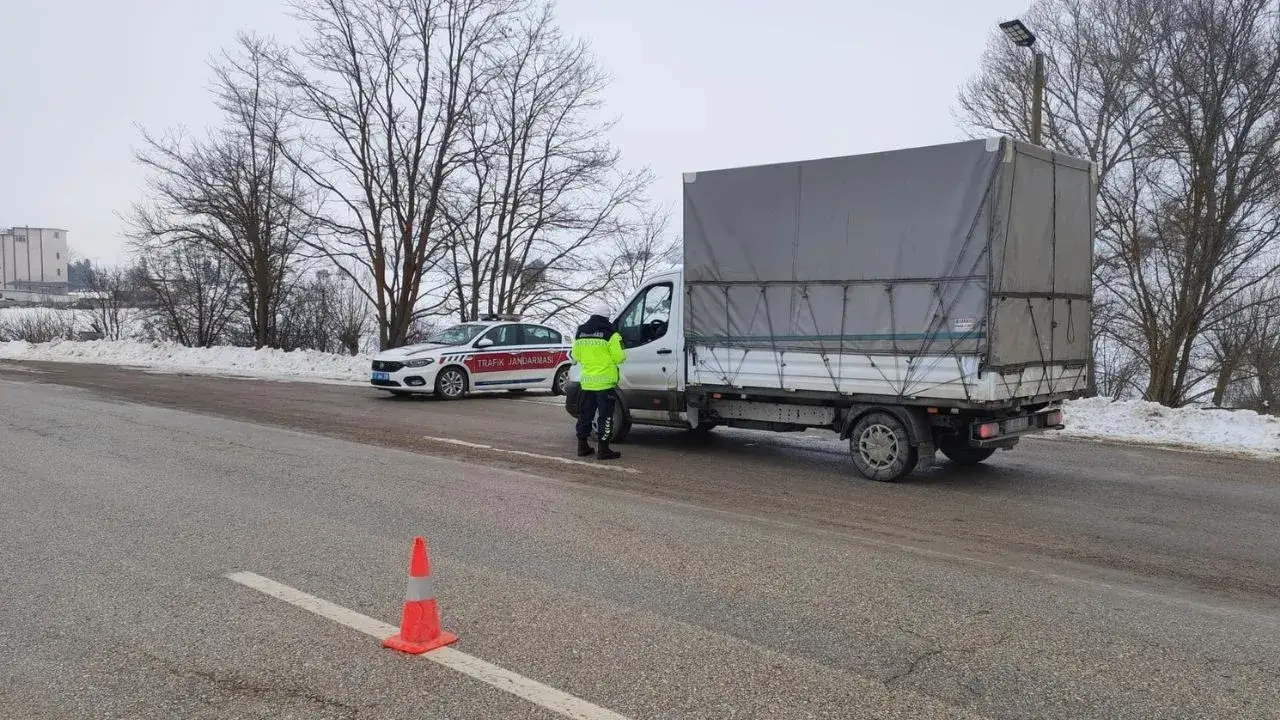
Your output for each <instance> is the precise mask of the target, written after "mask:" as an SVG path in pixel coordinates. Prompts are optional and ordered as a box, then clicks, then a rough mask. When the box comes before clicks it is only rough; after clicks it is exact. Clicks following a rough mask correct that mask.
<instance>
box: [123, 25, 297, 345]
mask: <svg viewBox="0 0 1280 720" xmlns="http://www.w3.org/2000/svg"><path fill="white" fill-rule="evenodd" d="M277 58H278V51H276V50H275V49H274V48H273V46H272V45H271V44H270V43H269V42H268V41H265V40H262V39H260V38H256V37H252V36H242V37H241V38H240V49H239V52H238V53H236V54H232V53H224V54H223V57H222V59H221V61H220V62H218V63H216V64H215V67H214V71H215V75H216V79H217V88H216V92H217V99H218V107H219V108H220V109H221V110H222V113H223V116H224V123H223V125H222V126H221V127H220V128H219V129H217V130H216V131H214V132H212V133H211V134H210V135H209V136H208V137H207V138H205V139H203V140H192V139H188V138H185V137H184V136H183V135H181V134H180V133H168V134H165V135H163V136H159V137H157V136H153V135H151V134H148V133H144V140H145V144H146V147H145V149H144V150H143V151H141V152H139V153H138V159H139V161H140V162H141V163H142V164H143V166H144V167H146V168H147V169H148V170H149V171H150V173H151V174H150V177H149V179H148V183H147V187H148V190H149V192H150V195H151V198H150V200H149V202H146V203H141V204H139V205H137V206H135V208H134V211H133V213H132V216H131V218H130V219H131V224H132V226H133V236H134V239H135V241H137V242H138V243H139V244H141V245H145V246H149V247H157V246H176V245H186V244H190V243H199V244H200V245H202V246H203V247H205V248H207V249H208V250H210V251H211V252H214V253H217V254H218V255H221V256H222V257H224V258H226V260H227V261H228V262H229V263H230V264H231V265H232V266H233V267H235V268H236V270H237V271H238V272H239V273H240V275H241V276H242V277H243V278H244V281H245V283H244V296H243V300H242V301H243V304H244V307H245V315H246V317H247V318H248V320H249V327H250V330H251V332H252V335H253V343H254V345H255V346H256V347H264V346H267V345H271V344H273V343H274V340H275V323H276V319H277V317H278V310H279V306H280V301H281V297H282V292H283V287H284V283H285V279H286V278H287V277H288V275H289V272H290V270H291V266H292V263H293V261H294V259H295V257H296V256H297V253H298V250H299V246H300V245H301V244H302V243H303V241H304V240H306V239H307V238H308V237H309V236H310V235H311V234H312V232H313V221H312V215H313V213H312V211H311V210H312V208H311V203H312V200H311V198H310V196H309V195H308V193H307V190H306V189H305V187H304V183H303V181H302V176H301V174H300V173H299V172H298V171H297V170H296V168H294V167H293V166H292V165H291V164H289V163H288V162H287V161H286V160H285V157H284V154H283V153H284V150H285V147H286V146H285V143H286V133H287V127H286V123H287V122H288V117H289V108H288V106H287V103H286V102H285V101H284V96H283V95H282V93H281V88H282V85H281V82H280V79H279V78H278V77H277V76H276V75H275V74H274V68H275V66H276V60H277Z"/></svg>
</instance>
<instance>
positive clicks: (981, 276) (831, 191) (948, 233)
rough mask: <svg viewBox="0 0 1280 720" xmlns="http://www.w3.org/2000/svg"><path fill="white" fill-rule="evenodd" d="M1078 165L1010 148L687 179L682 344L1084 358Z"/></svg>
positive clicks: (1087, 271)
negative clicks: (684, 341)
mask: <svg viewBox="0 0 1280 720" xmlns="http://www.w3.org/2000/svg"><path fill="white" fill-rule="evenodd" d="M1093 208H1094V188H1093V178H1092V174H1091V171H1090V167H1089V164H1088V162H1086V161H1082V160H1078V159H1075V158H1069V157H1065V156H1062V155H1057V154H1053V153H1050V152H1049V151H1046V150H1044V149H1042V148H1038V147H1034V146H1031V145H1027V144H1023V143H1019V142H1014V141H1012V140H1009V139H1005V138H993V139H990V140H976V141H968V142H960V143H953V144H948V145H939V146H933V147H925V148H914V149H909V150H896V151H890V152H883V153H875V154H869V155H857V156H851V157H840V158H830V159H824V160H811V161H803V162H793V163H785V164H778V165H766V166H757V167H747V168H738V169H731V170H717V171H712V172H699V173H690V174H688V175H686V176H685V183H684V267H685V280H686V285H687V291H688V293H689V302H688V303H686V310H685V312H686V318H685V320H686V326H685V327H686V328H687V330H686V332H687V333H688V338H689V340H690V341H691V342H695V343H704V344H713V345H725V346H733V347H744V348H762V349H776V350H803V351H814V350H817V351H823V352H829V353H836V352H844V353H855V354H864V353H865V354H877V355H879V354H895V355H941V356H946V355H953V354H965V355H982V356H984V357H985V361H984V365H985V366H986V367H988V368H992V369H1001V368H1003V369H1006V370H1012V369H1017V368H1019V367H1026V366H1028V365H1039V364H1041V363H1068V364H1079V363H1083V362H1085V361H1087V360H1088V358H1089V353H1090V349H1091V348H1090V335H1089V328H1090V325H1089V317H1090V308H1091V303H1090V296H1091V293H1092V274H1091V268H1092V255H1093V252H1092V237H1093Z"/></svg>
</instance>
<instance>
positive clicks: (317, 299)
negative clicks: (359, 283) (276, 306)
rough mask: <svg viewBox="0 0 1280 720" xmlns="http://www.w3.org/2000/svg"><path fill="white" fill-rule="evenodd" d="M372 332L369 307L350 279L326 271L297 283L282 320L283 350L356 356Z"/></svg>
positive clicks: (288, 299) (293, 287)
mask: <svg viewBox="0 0 1280 720" xmlns="http://www.w3.org/2000/svg"><path fill="white" fill-rule="evenodd" d="M368 329H369V305H368V301H367V300H366V299H365V297H364V295H363V294H362V293H360V291H359V290H358V289H357V288H356V287H355V284H354V283H352V282H350V280H349V279H347V278H343V279H338V278H335V277H333V276H332V274H331V273H330V272H329V271H327V270H323V271H320V272H317V273H316V274H315V275H314V276H313V277H311V278H309V279H307V280H305V281H299V282H296V283H294V284H293V286H292V288H291V291H290V293H289V296H288V298H287V299H286V301H285V310H284V312H283V313H282V317H281V319H280V335H281V347H283V348H285V349H288V350H298V349H306V350H318V351H320V352H327V353H342V352H345V353H347V354H348V355H355V354H357V353H359V352H360V349H361V343H362V341H363V339H364V336H365V333H366V332H367V331H368Z"/></svg>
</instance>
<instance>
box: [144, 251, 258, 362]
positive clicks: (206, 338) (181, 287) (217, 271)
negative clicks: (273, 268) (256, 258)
mask: <svg viewBox="0 0 1280 720" xmlns="http://www.w3.org/2000/svg"><path fill="white" fill-rule="evenodd" d="M139 256H140V261H139V264H138V266H137V267H136V268H135V270H134V271H133V275H134V281H135V283H136V284H137V285H138V286H140V287H141V288H144V289H146V290H147V291H148V292H149V293H150V294H151V295H152V296H153V297H154V298H155V307H156V310H155V325H156V326H158V328H159V331H160V335H162V336H163V337H164V338H165V339H169V340H175V341H177V342H179V343H181V344H183V345H186V346H188V347H213V346H214V345H217V344H218V343H220V342H222V341H223V340H224V339H225V338H226V337H227V334H228V331H229V330H230V328H231V325H232V322H233V320H234V319H235V315H236V306H237V300H238V298H239V297H240V296H241V293H242V290H241V286H242V285H243V282H242V281H241V280H240V274H239V272H238V271H237V270H236V268H234V267H233V266H232V265H231V263H230V261H229V260H227V259H226V257H225V256H223V255H222V254H221V253H217V252H214V251H212V250H211V249H209V248H208V247H206V246H204V245H202V244H200V243H197V242H164V243H163V244H159V245H157V246H155V247H150V248H143V252H140V253H139Z"/></svg>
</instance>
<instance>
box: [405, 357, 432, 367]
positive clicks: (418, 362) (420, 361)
mask: <svg viewBox="0 0 1280 720" xmlns="http://www.w3.org/2000/svg"><path fill="white" fill-rule="evenodd" d="M435 361H436V359H435V358H416V359H414V360H405V361H404V366H405V367H414V368H417V367H426V366H428V365H430V364H431V363H433V362H435Z"/></svg>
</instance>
